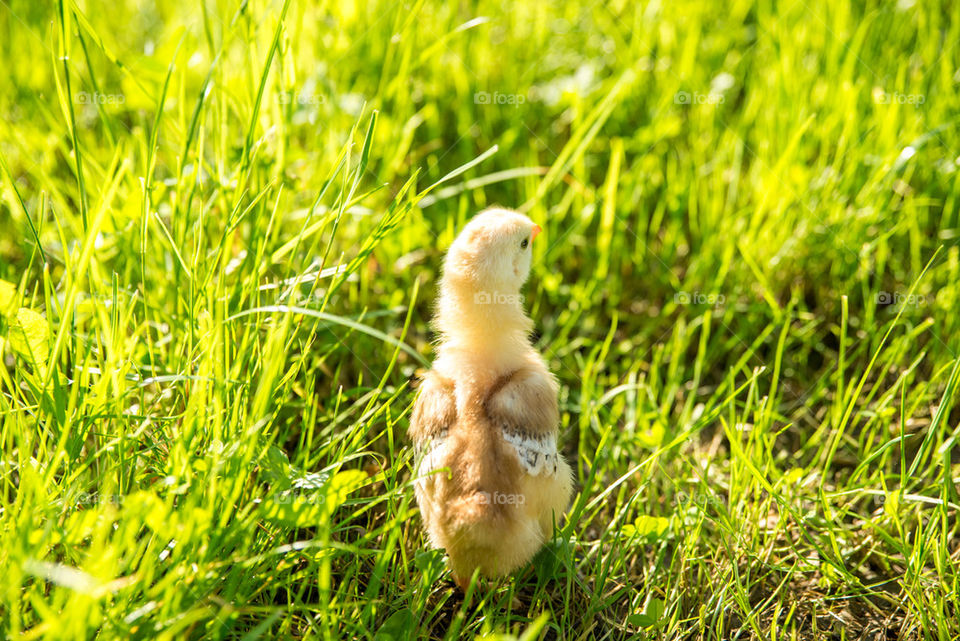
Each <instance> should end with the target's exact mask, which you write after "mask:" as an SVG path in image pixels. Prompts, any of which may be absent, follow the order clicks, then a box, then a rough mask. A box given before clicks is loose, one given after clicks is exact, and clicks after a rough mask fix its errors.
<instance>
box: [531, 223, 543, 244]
mask: <svg viewBox="0 0 960 641" xmlns="http://www.w3.org/2000/svg"><path fill="white" fill-rule="evenodd" d="M542 231H543V228H542V227H541V226H540V225H534V226H533V234H531V236H530V242H533V241H535V240H536V239H537V236H539V235H540V232H542Z"/></svg>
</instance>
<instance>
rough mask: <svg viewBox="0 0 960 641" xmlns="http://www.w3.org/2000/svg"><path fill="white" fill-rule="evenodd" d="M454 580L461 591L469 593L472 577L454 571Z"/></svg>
mask: <svg viewBox="0 0 960 641" xmlns="http://www.w3.org/2000/svg"><path fill="white" fill-rule="evenodd" d="M453 582H454V583H456V584H457V587H458V588H460V591H461V592H463V593H464V594H466V593H467V588H469V587H470V577H469V576H461V575H459V574H457V573H456V572H454V573H453Z"/></svg>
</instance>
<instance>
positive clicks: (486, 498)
mask: <svg viewBox="0 0 960 641" xmlns="http://www.w3.org/2000/svg"><path fill="white" fill-rule="evenodd" d="M465 418H466V419H467V420H463V421H461V423H460V425H458V428H460V429H457V430H455V431H454V432H453V433H452V434H451V439H452V442H451V449H450V454H451V459H450V460H451V462H454V465H451V470H452V471H453V478H452V479H451V480H452V483H451V486H450V487H451V490H452V491H451V496H450V501H449V504H448V505H449V508H450V512H449V513H450V516H451V517H452V518H451V521H452V522H453V523H454V524H455V525H456V527H457V529H465V530H466V529H469V530H472V531H473V534H472V535H471V536H472V537H479V538H487V536H485V535H484V534H485V533H490V538H491V541H490V542H489V543H496V541H495V540H494V539H497V538H498V535H497V529H498V528H497V526H498V525H504V524H505V523H506V521H507V520H508V519H510V518H511V515H512V513H513V511H514V510H515V509H516V506H517V504H518V500H517V498H516V497H515V496H514V495H513V494H512V493H511V492H513V491H516V488H517V482H516V481H515V480H516V479H517V478H518V476H519V469H518V464H517V462H516V461H512V460H511V459H510V458H509V457H508V456H506V453H505V451H504V443H503V439H502V437H501V436H500V435H499V434H498V433H497V431H496V430H495V429H494V428H493V427H492V426H491V425H490V424H489V421H488V420H486V418H485V417H475V418H474V417H465ZM478 526H484V527H478ZM477 543H483V542H482V541H477Z"/></svg>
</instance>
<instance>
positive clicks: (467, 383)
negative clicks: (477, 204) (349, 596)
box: [409, 209, 573, 591]
mask: <svg viewBox="0 0 960 641" xmlns="http://www.w3.org/2000/svg"><path fill="white" fill-rule="evenodd" d="M540 231H541V230H540V227H539V226H538V225H535V224H534V223H533V221H531V220H530V219H529V218H527V217H526V216H524V215H523V214H520V213H517V212H514V211H510V210H507V209H488V210H486V211H484V212H482V213H480V214H478V215H477V216H475V217H474V218H473V219H471V220H470V222H469V223H468V224H467V225H466V226H465V227H464V229H463V231H461V232H460V235H459V236H457V238H456V240H455V241H454V242H453V245H451V247H450V249H449V251H448V252H447V257H446V260H445V261H444V266H443V277H442V280H441V282H440V295H439V299H438V301H437V312H436V316H435V318H434V327H435V329H436V330H437V331H438V332H439V335H440V344H439V347H438V349H437V357H436V360H435V361H434V363H433V369H431V370H430V371H429V372H427V373H426V375H424V377H423V379H422V382H421V386H420V391H419V396H418V397H417V401H416V404H415V406H414V409H413V415H412V417H411V420H410V431H409V434H410V438H411V440H412V441H413V443H414V447H415V450H416V452H417V459H418V463H417V468H416V472H417V477H418V478H417V480H416V482H415V493H416V497H417V503H418V505H419V506H420V512H421V514H422V515H423V522H424V525H425V527H426V530H427V534H428V537H429V540H430V544H431V545H432V546H433V547H435V548H443V549H445V550H446V552H447V555H448V557H449V564H450V570H451V572H452V574H453V579H454V581H455V582H456V584H457V585H458V586H459V587H460V589H462V590H464V591H466V588H467V586H468V584H469V581H470V577H471V575H472V574H473V571H474V570H475V569H477V568H479V570H480V573H482V574H483V575H485V576H489V577H500V576H503V575H505V574H509V573H510V572H512V571H513V570H515V569H517V568H519V567H521V566H522V565H524V564H526V563H527V562H528V561H530V559H531V558H533V556H534V555H535V554H536V553H537V551H538V550H539V549H540V548H541V547H542V545H543V543H544V541H545V540H546V539H547V537H549V536H550V535H551V534H552V532H553V525H554V523H555V522H556V521H559V519H560V517H561V515H562V514H563V511H564V509H566V507H567V505H568V504H569V502H570V494H571V491H572V487H573V475H572V472H571V470H570V466H569V465H567V462H566V461H565V460H564V459H563V457H562V456H560V454H559V453H558V452H557V424H558V422H559V414H558V410H557V382H556V380H555V379H554V377H553V375H551V374H550V371H549V370H548V369H547V366H546V363H545V362H544V360H543V357H542V356H541V355H540V354H539V353H538V352H537V351H536V350H535V349H534V348H533V347H532V346H531V344H530V339H529V334H530V330H531V328H532V326H533V323H532V321H531V320H530V318H529V317H528V316H527V315H526V313H525V312H524V310H523V298H522V296H521V295H520V288H521V287H522V286H523V284H524V282H525V281H526V280H527V275H528V274H529V273H530V260H531V244H532V243H533V240H534V239H535V238H536V237H537V234H538V233H540Z"/></svg>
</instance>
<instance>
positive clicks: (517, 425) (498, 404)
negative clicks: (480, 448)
mask: <svg viewBox="0 0 960 641" xmlns="http://www.w3.org/2000/svg"><path fill="white" fill-rule="evenodd" d="M485 409H486V413H487V417H488V418H489V419H490V421H491V422H492V423H493V425H494V426H496V427H498V428H499V429H500V431H501V434H502V436H503V440H504V442H505V443H506V444H507V445H509V446H510V449H512V450H513V451H515V452H516V454H517V458H518V459H519V460H520V464H521V465H522V466H523V469H524V471H525V472H526V473H527V474H530V475H531V476H539V475H541V474H545V475H556V474H557V473H558V472H559V471H560V454H559V453H558V452H557V423H558V422H559V414H558V412H557V387H556V383H555V382H554V380H553V378H552V377H551V376H550V375H549V374H546V373H540V372H535V371H533V372H529V371H520V372H515V373H514V374H512V375H511V376H509V377H507V379H506V380H505V381H503V382H501V384H499V385H497V386H495V387H494V390H493V393H492V394H491V395H490V397H489V398H488V400H487V402H486V404H485Z"/></svg>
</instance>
